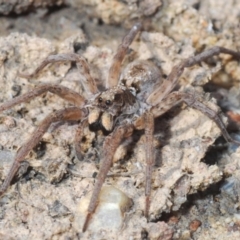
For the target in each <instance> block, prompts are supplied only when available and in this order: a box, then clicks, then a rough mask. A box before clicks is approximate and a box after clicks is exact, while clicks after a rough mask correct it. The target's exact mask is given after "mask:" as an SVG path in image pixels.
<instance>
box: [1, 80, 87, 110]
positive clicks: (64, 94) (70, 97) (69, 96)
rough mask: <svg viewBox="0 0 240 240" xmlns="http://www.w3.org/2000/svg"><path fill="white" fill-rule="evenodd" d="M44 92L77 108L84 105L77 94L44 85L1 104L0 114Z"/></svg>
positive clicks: (63, 88) (82, 99)
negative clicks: (56, 96)
mask: <svg viewBox="0 0 240 240" xmlns="http://www.w3.org/2000/svg"><path fill="white" fill-rule="evenodd" d="M45 92H51V93H54V94H56V95H58V96H59V97H61V98H63V99H65V100H67V101H69V102H71V103H72V104H74V105H77V106H79V107H82V106H83V105H84V103H85V101H86V100H85V98H84V97H82V96H81V95H79V94H78V93H77V92H75V91H73V90H71V89H69V88H67V87H64V86H61V85H55V84H44V85H41V86H38V87H36V88H34V89H33V90H32V91H30V92H28V93H25V94H23V95H21V96H18V97H16V98H13V99H11V100H9V101H7V102H5V103H3V104H2V105H1V106H0V112H2V111H4V110H6V109H9V108H11V107H13V106H15V105H17V104H20V103H22V102H26V101H30V100H31V99H33V98H35V97H37V96H39V95H41V94H43V93H45Z"/></svg>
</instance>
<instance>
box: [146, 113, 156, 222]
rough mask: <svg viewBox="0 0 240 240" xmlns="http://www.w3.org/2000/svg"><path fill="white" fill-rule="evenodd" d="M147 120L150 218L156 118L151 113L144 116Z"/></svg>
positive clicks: (147, 188) (147, 197) (147, 175)
mask: <svg viewBox="0 0 240 240" xmlns="http://www.w3.org/2000/svg"><path fill="white" fill-rule="evenodd" d="M144 120H145V154H146V174H145V177H146V180H145V183H146V185H145V197H146V201H145V213H144V214H145V217H146V218H148V214H149V208H150V194H151V185H152V170H153V166H154V164H155V158H154V147H153V141H154V139H153V131H154V116H153V114H152V113H151V112H147V113H145V115H144Z"/></svg>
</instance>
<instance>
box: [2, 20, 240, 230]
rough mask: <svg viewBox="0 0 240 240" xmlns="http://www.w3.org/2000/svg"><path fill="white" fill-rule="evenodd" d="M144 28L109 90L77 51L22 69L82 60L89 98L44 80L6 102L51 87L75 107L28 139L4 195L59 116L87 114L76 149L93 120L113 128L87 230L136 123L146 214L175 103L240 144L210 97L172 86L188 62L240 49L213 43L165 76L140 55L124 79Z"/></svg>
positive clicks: (121, 52)
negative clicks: (166, 118)
mask: <svg viewBox="0 0 240 240" xmlns="http://www.w3.org/2000/svg"><path fill="white" fill-rule="evenodd" d="M140 30H141V24H140V23H137V24H135V25H134V26H133V27H132V29H131V30H130V31H129V33H128V34H127V35H126V36H125V37H124V38H123V40H122V43H121V44H120V45H119V47H118V49H117V53H116V54H115V56H114V58H113V61H112V65H111V67H110V70H109V76H108V79H107V81H106V84H105V85H106V86H105V87H106V90H104V91H99V90H98V88H97V85H96V82H95V81H94V79H93V78H92V77H91V74H90V69H89V67H88V64H87V62H86V60H85V59H84V58H83V57H81V56H79V55H77V54H75V53H69V54H58V55H51V56H49V57H47V58H46V59H45V60H44V61H43V62H42V64H41V65H40V66H39V67H38V68H37V69H36V70H35V71H34V72H33V73H32V74H20V76H21V77H25V78H30V77H32V76H34V75H36V74H37V73H38V72H39V71H41V70H42V69H43V68H44V67H45V66H46V65H48V64H50V63H56V62H64V61H71V62H76V65H77V68H78V70H79V72H80V74H82V75H83V76H84V77H85V80H84V81H83V83H82V84H83V87H84V89H85V91H86V92H87V93H88V96H89V98H88V99H86V98H84V97H83V96H81V95H80V94H78V93H77V92H75V91H73V90H71V89H68V88H66V87H64V86H60V85H54V84H43V85H40V86H38V87H36V88H35V89H33V90H32V91H30V92H28V93H26V94H24V95H21V96H19V97H16V98H14V99H12V100H10V101H8V102H6V103H4V104H2V105H1V106H0V112H1V111H4V110H6V109H9V108H11V107H13V106H15V105H17V104H20V103H22V102H25V101H29V100H31V99H33V98H35V97H37V96H39V95H41V94H43V93H44V92H48V91H49V92H51V93H54V94H56V95H58V96H59V97H61V98H63V99H65V100H67V101H69V102H70V103H72V104H73V105H75V107H68V108H65V109H62V110H58V111H56V112H54V113H52V114H50V115H49V116H47V117H46V118H45V119H44V120H43V121H42V122H41V123H40V124H39V126H38V127H37V128H36V129H35V131H34V132H33V133H32V135H31V137H30V138H29V140H28V141H27V142H26V143H25V144H23V146H22V147H21V148H20V149H19V150H18V152H17V153H16V156H15V160H14V162H13V164H12V167H11V169H10V171H9V173H8V175H7V177H6V179H5V180H4V183H3V184H2V186H1V188H0V195H2V194H3V193H4V192H5V191H6V190H7V188H8V186H9V185H10V183H11V181H12V179H13V177H14V176H15V174H16V172H17V171H18V169H19V167H20V163H21V162H22V161H23V160H24V159H25V157H26V155H27V154H28V153H29V151H31V150H32V149H33V148H34V147H35V146H36V145H37V144H38V143H39V141H40V140H41V138H42V136H43V135H44V133H45V132H46V131H47V129H48V128H49V126H50V125H51V124H52V123H53V122H57V121H68V120H69V121H70V120H81V123H80V124H79V126H78V128H77V131H76V134H75V149H76V153H79V152H80V150H81V149H80V147H79V146H80V142H81V139H82V134H83V129H84V127H86V126H87V125H89V126H93V125H95V126H98V127H99V128H100V129H102V130H104V131H107V132H108V135H107V136H106V139H105V142H104V144H103V150H102V156H104V158H103V159H102V161H101V164H100V169H99V173H98V175H97V181H96V183H95V186H94V189H93V193H92V196H91V200H90V203H89V206H88V213H87V216H86V219H85V223H84V226H83V231H85V230H86V229H87V227H88V224H89V222H90V219H91V216H92V214H93V213H94V211H95V208H96V206H97V203H98V196H99V193H100V190H101V188H102V185H103V183H104V181H105V178H106V176H107V173H108V171H109V169H110V167H111V165H112V160H113V156H114V153H115V152H116V149H117V148H118V146H119V145H120V144H121V142H122V141H123V140H124V139H126V138H128V137H130V136H131V135H132V133H133V131H134V130H135V129H139V130H140V129H144V132H145V154H146V155H145V157H146V173H145V177H146V179H145V181H146V185H145V198H146V201H145V216H146V217H147V216H148V212H149V207H150V192H151V176H152V170H153V165H154V163H155V160H154V147H153V140H154V139H153V133H154V119H155V118H156V117H159V116H161V115H162V114H164V113H165V112H167V111H168V110H169V109H171V108H172V107H173V106H175V105H177V104H179V103H181V102H184V103H186V104H187V105H188V106H189V107H192V108H195V109H197V110H199V111H201V112H202V113H204V114H205V115H207V116H208V117H209V118H210V119H212V120H213V121H214V122H215V123H216V124H217V125H218V127H219V128H220V130H221V131H222V134H223V136H224V137H225V139H226V140H227V141H228V142H235V143H237V144H239V142H237V141H235V140H234V139H232V138H231V137H230V135H229V134H228V132H227V130H226V128H225V125H224V123H223V121H222V120H221V118H220V116H219V113H218V112H216V111H215V110H213V109H211V108H209V107H208V104H207V102H206V101H205V100H203V99H201V97H199V96H197V95H195V94H193V93H188V92H181V91H172V90H173V89H174V88H175V87H176V85H177V83H178V80H179V78H180V76H181V74H182V73H183V71H184V69H185V68H187V67H191V66H193V65H195V64H198V63H200V62H201V61H204V60H206V59H208V58H210V57H212V56H214V55H219V54H220V53H224V54H230V55H232V56H233V57H234V58H237V59H240V53H239V52H235V51H232V50H229V49H226V48H223V47H213V48H211V49H208V50H206V51H204V52H202V53H200V54H198V55H196V56H193V57H190V58H187V59H185V60H183V61H182V62H181V63H180V64H177V65H176V66H174V67H173V69H172V71H171V73H170V74H169V75H168V77H167V78H166V79H164V80H162V82H160V78H161V76H160V72H159V70H158V68H157V67H156V66H155V65H153V64H152V63H150V62H141V61H136V62H133V63H132V65H131V67H130V68H129V74H130V75H131V76H133V77H134V76H135V80H134V81H133V82H131V80H129V79H122V80H119V79H120V72H121V63H122V61H123V59H124V57H125V55H126V53H127V51H128V48H129V46H130V44H131V43H132V41H133V40H134V38H135V36H136V35H137V34H138V32H140ZM79 155H80V154H79Z"/></svg>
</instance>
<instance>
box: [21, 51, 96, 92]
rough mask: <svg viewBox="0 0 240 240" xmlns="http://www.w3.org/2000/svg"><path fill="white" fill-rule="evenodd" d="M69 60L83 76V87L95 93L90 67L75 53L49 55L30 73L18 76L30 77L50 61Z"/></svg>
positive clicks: (94, 83)
mask: <svg viewBox="0 0 240 240" xmlns="http://www.w3.org/2000/svg"><path fill="white" fill-rule="evenodd" d="M69 61H71V62H76V64H77V68H78V70H79V72H80V74H81V75H83V76H84V77H85V79H84V81H83V87H84V89H85V90H86V91H87V92H89V93H91V94H95V93H97V92H98V89H97V85H96V82H95V80H94V79H93V78H92V76H91V74H90V69H89V66H88V63H87V61H86V60H85V59H84V58H83V57H81V56H80V55H78V54H76V53H65V54H64V53H63V54H57V55H50V56H48V57H47V58H46V59H45V60H44V61H43V62H42V63H41V64H40V66H39V67H38V68H37V69H36V70H35V71H34V72H33V73H31V74H23V73H19V76H20V77H23V78H32V77H33V76H35V75H36V74H38V73H39V72H40V71H41V70H42V69H43V68H44V67H45V66H47V65H48V64H50V63H56V62H69Z"/></svg>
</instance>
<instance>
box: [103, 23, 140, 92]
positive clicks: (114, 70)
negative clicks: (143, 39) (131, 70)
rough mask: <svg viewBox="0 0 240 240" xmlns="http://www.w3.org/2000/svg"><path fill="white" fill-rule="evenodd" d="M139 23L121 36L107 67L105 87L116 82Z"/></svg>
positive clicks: (138, 29)
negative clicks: (110, 62)
mask: <svg viewBox="0 0 240 240" xmlns="http://www.w3.org/2000/svg"><path fill="white" fill-rule="evenodd" d="M141 28H142V25H141V23H137V24H135V25H134V26H133V27H132V28H131V30H130V31H129V33H128V34H127V35H126V36H125V37H124V38H123V40H122V43H121V44H120V45H119V46H118V49H117V53H116V54H115V55H114V57H113V62H112V65H111V67H110V69H109V75H108V79H107V83H106V87H107V88H111V87H115V86H117V84H118V81H119V76H120V69H121V64H122V61H123V59H124V57H125V55H126V53H127V50H128V47H129V46H130V44H131V43H132V41H133V39H134V38H135V37H136V35H137V34H138V32H139V31H140V30H141Z"/></svg>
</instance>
